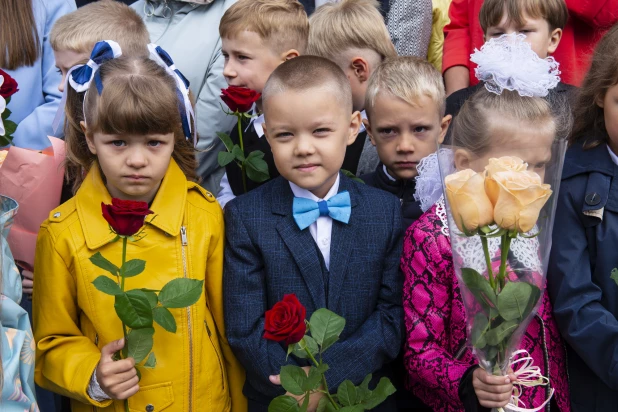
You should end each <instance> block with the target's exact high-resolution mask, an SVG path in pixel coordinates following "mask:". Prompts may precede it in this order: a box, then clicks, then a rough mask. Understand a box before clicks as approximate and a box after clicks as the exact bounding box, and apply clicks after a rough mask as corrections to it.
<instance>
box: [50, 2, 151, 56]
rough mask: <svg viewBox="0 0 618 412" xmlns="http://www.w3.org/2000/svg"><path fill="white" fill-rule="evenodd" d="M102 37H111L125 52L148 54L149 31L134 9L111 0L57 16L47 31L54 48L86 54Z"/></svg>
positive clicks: (104, 38) (128, 53) (94, 3)
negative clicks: (49, 30) (49, 32)
mask: <svg viewBox="0 0 618 412" xmlns="http://www.w3.org/2000/svg"><path fill="white" fill-rule="evenodd" d="M101 40H114V41H115V42H117V43H118V44H120V47H121V49H122V53H123V54H124V55H131V56H144V57H146V56H148V43H150V35H149V34H148V29H146V25H145V24H144V21H143V20H142V18H141V17H140V16H139V14H137V13H136V12H135V10H133V9H132V8H130V7H129V6H127V5H126V4H123V3H120V2H118V1H114V0H99V1H96V2H93V3H90V4H87V5H86V6H84V7H80V8H79V9H77V10H76V11H74V12H72V13H69V14H66V15H64V16H62V17H60V18H59V19H58V20H57V21H56V23H55V24H54V26H53V27H52V30H51V34H50V43H51V46H52V48H53V49H54V50H55V51H59V50H70V51H73V52H76V53H87V54H88V55H89V54H90V52H91V51H92V48H93V47H94V45H95V44H96V43H97V42H98V41H101Z"/></svg>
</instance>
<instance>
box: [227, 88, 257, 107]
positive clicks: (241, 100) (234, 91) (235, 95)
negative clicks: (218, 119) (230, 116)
mask: <svg viewBox="0 0 618 412" xmlns="http://www.w3.org/2000/svg"><path fill="white" fill-rule="evenodd" d="M261 96H262V95H261V94H260V93H258V92H256V91H255V90H251V89H247V88H246V87H238V86H230V87H228V88H227V89H221V100H223V101H224V102H225V104H227V107H229V108H230V110H231V111H233V112H236V111H238V112H239V113H247V112H248V111H249V110H251V107H253V103H255V102H256V101H257V100H259V98H260V97H261Z"/></svg>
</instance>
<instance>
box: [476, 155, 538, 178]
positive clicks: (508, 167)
mask: <svg viewBox="0 0 618 412" xmlns="http://www.w3.org/2000/svg"><path fill="white" fill-rule="evenodd" d="M527 168H528V164H527V163H524V161H523V160H521V159H520V158H519V157H515V156H503V157H501V158H499V159H496V158H491V159H489V164H488V165H487V166H485V170H486V171H487V176H491V175H493V174H494V173H498V172H508V171H513V172H523V171H524V170H526V169H527Z"/></svg>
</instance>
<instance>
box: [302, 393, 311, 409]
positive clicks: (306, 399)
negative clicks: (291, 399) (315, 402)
mask: <svg viewBox="0 0 618 412" xmlns="http://www.w3.org/2000/svg"><path fill="white" fill-rule="evenodd" d="M309 395H311V394H310V393H309V392H306V393H305V397H304V399H303V404H302V405H301V407H300V412H307V409H308V408H309Z"/></svg>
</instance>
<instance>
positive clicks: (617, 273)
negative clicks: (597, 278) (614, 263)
mask: <svg viewBox="0 0 618 412" xmlns="http://www.w3.org/2000/svg"><path fill="white" fill-rule="evenodd" d="M610 278H611V279H612V280H613V281H614V282H616V284H617V285H618V268H613V269H612V274H611V275H610Z"/></svg>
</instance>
